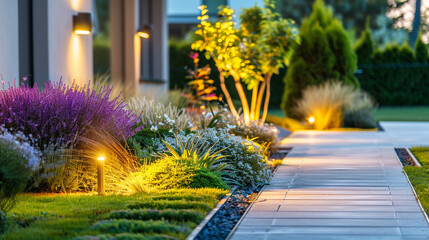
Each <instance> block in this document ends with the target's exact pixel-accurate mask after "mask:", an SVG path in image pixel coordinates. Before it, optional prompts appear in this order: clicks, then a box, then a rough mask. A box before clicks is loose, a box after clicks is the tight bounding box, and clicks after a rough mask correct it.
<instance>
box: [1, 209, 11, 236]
mask: <svg viewBox="0 0 429 240" xmlns="http://www.w3.org/2000/svg"><path fill="white" fill-rule="evenodd" d="M8 228H9V219H8V217H7V215H6V214H5V213H4V212H2V211H0V235H1V234H3V233H4V232H6V231H7V229H8Z"/></svg>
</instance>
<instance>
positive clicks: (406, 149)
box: [405, 148, 422, 167]
mask: <svg viewBox="0 0 429 240" xmlns="http://www.w3.org/2000/svg"><path fill="white" fill-rule="evenodd" d="M405 151H407V153H408V155H410V157H411V159H413V161H414V163H415V164H416V166H417V167H422V165H421V164H420V162H419V160H417V158H416V157H414V154H413V153H412V152H411V151H410V149H409V148H405Z"/></svg>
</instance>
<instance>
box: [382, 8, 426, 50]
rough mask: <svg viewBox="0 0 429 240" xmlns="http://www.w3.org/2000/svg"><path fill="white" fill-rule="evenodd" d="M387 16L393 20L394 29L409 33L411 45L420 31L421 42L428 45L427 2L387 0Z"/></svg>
mask: <svg viewBox="0 0 429 240" xmlns="http://www.w3.org/2000/svg"><path fill="white" fill-rule="evenodd" d="M389 5H390V9H389V11H388V12H387V16H388V17H390V18H392V19H394V21H395V24H394V26H395V27H396V28H404V29H407V30H408V31H410V32H411V45H414V44H415V42H416V41H417V37H418V35H419V31H420V30H421V34H422V40H423V42H425V43H426V44H427V43H429V1H427V0H426V1H421V0H405V1H404V0H389Z"/></svg>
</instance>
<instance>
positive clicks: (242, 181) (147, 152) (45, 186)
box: [0, 81, 278, 239]
mask: <svg viewBox="0 0 429 240" xmlns="http://www.w3.org/2000/svg"><path fill="white" fill-rule="evenodd" d="M112 91H113V87H111V86H109V85H106V86H101V85H96V86H91V85H87V86H83V87H80V86H77V85H67V84H65V83H63V82H61V81H60V82H58V83H51V82H48V83H46V86H45V88H44V89H43V90H39V89H37V88H36V87H35V88H30V87H27V86H24V85H23V86H20V87H17V86H14V87H11V88H10V89H8V90H3V91H1V92H0V102H1V107H2V109H1V116H0V123H1V124H2V127H0V156H1V158H0V215H1V218H0V238H1V239H184V238H186V236H187V235H188V234H190V233H191V232H192V229H193V228H195V227H196V226H197V225H198V224H199V223H200V222H201V221H202V220H203V219H204V217H205V215H206V214H207V213H208V212H210V210H211V209H212V208H213V207H214V206H215V205H216V204H217V202H218V201H219V199H220V198H221V197H222V196H224V195H225V194H226V193H228V191H229V189H231V188H232V187H234V186H239V187H240V188H242V189H250V190H249V191H253V190H252V189H257V188H260V187H261V186H263V185H264V184H266V183H267V182H269V180H270V179H271V177H272V170H273V166H274V165H275V164H278V160H276V161H271V160H269V155H270V154H271V153H272V152H273V151H274V149H275V146H276V144H277V143H278V139H277V129H276V128H275V127H274V126H273V125H270V124H264V123H262V122H258V121H253V122H250V123H248V124H246V125H245V124H244V120H243V118H236V117H233V116H232V114H231V112H229V111H228V110H227V109H225V108H223V107H221V106H214V107H210V108H209V109H206V110H205V111H200V112H197V113H195V112H194V113H193V114H188V113H187V112H186V111H185V110H184V109H183V108H179V107H177V106H174V105H172V104H171V102H166V103H162V102H155V101H153V100H147V99H145V98H133V99H127V100H124V99H122V98H121V97H120V95H119V96H118V95H113V94H112ZM30 103H31V104H30ZM243 191H244V190H243ZM23 192H24V193H23ZM97 192H98V195H102V196H95V195H96V194H97ZM237 218H239V216H238V217H237ZM232 227H233V225H232Z"/></svg>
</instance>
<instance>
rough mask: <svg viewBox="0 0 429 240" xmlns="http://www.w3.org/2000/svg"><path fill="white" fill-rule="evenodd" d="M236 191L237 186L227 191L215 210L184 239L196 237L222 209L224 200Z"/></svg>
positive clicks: (188, 239) (191, 239) (189, 239)
mask: <svg viewBox="0 0 429 240" xmlns="http://www.w3.org/2000/svg"><path fill="white" fill-rule="evenodd" d="M236 189H237V186H235V187H233V188H232V189H231V191H229V193H228V195H226V196H225V197H223V198H222V199H221V200H220V201H219V203H218V204H217V205H216V207H215V208H213V209H212V210H211V211H210V212H209V214H207V216H206V217H205V218H204V219H203V221H202V222H201V223H200V224H198V226H197V227H196V228H195V229H194V230H193V231H192V232H191V234H189V236H188V237H187V238H186V240H193V239H195V237H196V236H198V234H199V233H200V232H201V230H202V229H203V228H204V227H205V226H206V224H207V223H208V222H209V221H210V220H211V219H212V217H213V216H214V215H215V214H216V213H217V212H218V211H219V209H220V208H221V207H222V205H223V204H224V203H225V202H226V200H227V199H228V198H229V197H230V196H231V195H232V194H233V193H234V192H235V190H236Z"/></svg>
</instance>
